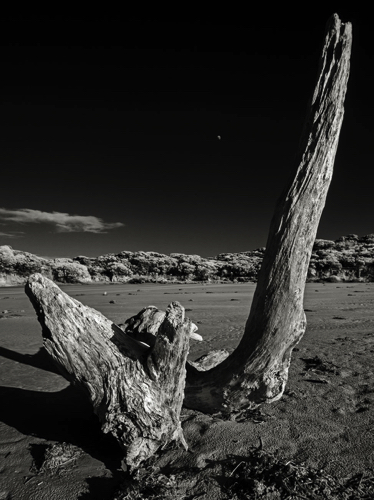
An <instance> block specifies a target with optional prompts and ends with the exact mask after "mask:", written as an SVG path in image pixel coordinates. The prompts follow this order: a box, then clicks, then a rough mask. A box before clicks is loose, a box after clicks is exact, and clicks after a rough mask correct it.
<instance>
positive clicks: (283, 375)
mask: <svg viewBox="0 0 374 500" xmlns="http://www.w3.org/2000/svg"><path fill="white" fill-rule="evenodd" d="M351 39H352V35H351V25H350V24H349V23H347V24H342V23H341V22H340V20H339V18H338V16H337V15H334V16H333V17H332V19H331V20H330V22H329V24H328V27H327V33H326V40H325V44H324V47H323V52H322V58H321V66H320V73H319V77H318V81H317V85H316V89H315V92H314V96H313V99H312V103H311V106H310V111H309V115H308V118H307V121H306V126H305V132H304V135H303V141H302V145H301V149H300V153H299V163H298V167H297V169H296V173H295V174H294V177H293V178H292V179H291V180H290V182H289V185H288V186H287V188H286V189H285V191H284V193H283V194H282V196H281V197H280V199H279V201H278V204H277V207H276V210H275V214H274V217H273V220H272V223H271V227H270V232H269V238H268V242H267V248H266V252H265V256H264V260H263V263H262V268H261V271H260V275H259V281H258V285H257V288H256V292H255V295H254V298H253V303H252V307H251V311H250V314H249V318H248V321H247V324H246V327H245V332H244V335H243V338H242V340H241V342H240V344H239V346H238V348H237V349H236V350H235V351H234V352H233V353H232V354H231V355H230V356H229V357H227V358H226V359H225V360H224V361H222V362H221V363H220V364H218V365H217V366H214V367H213V368H210V369H209V366H211V364H212V363H214V357H212V356H210V357H208V359H207V360H205V361H204V362H203V363H202V364H201V366H199V364H196V363H194V365H192V364H188V363H187V386H186V393H185V400H184V403H185V405H186V406H189V407H191V408H196V409H198V410H201V411H207V412H217V411H221V412H223V413H225V412H226V413H228V414H230V415H231V416H233V415H235V414H237V413H240V412H243V411H245V410H246V409H248V408H251V406H253V404H258V403H262V402H272V401H276V400H277V399H279V398H280V397H281V396H282V394H283V391H284V388H285V385H286V382H287V377H288V368H289V364H290V358H291V352H292V349H293V347H294V346H295V345H296V344H297V343H298V342H299V341H300V339H301V337H302V336H303V334H304V332H305V328H306V321H305V315H304V310H303V295H304V286H305V280H306V276H307V270H308V265H309V260H310V255H311V252H312V247H313V243H314V240H315V236H316V232H317V227H318V223H319V219H320V216H321V213H322V210H323V207H324V204H325V199H326V194H327V190H328V187H329V184H330V180H331V176H332V169H333V164H334V159H335V153H336V149H337V145H338V139H339V133H340V128H341V124H342V120H343V103H344V97H345V92H346V87H347V81H348V75H349V59H350V49H351ZM26 293H27V294H28V296H29V298H30V300H31V301H32V303H33V305H34V307H35V310H36V312H37V315H38V319H39V321H40V323H41V325H42V330H43V339H44V346H45V348H46V350H47V351H48V352H49V354H50V355H51V356H52V358H53V359H54V361H55V362H56V364H57V365H58V366H59V368H60V370H61V372H62V374H63V375H64V376H65V377H66V378H67V379H68V380H71V381H72V382H73V383H75V384H77V385H79V386H81V387H83V388H84V389H85V390H86V392H87V394H88V396H89V398H90V400H91V402H92V404H93V407H94V411H95V412H96V413H97V415H98V416H99V418H100V420H101V422H102V426H103V430H104V432H111V433H112V434H114V436H116V437H117V439H118V441H119V442H120V443H121V444H122V445H123V447H124V450H125V462H126V463H127V465H129V466H130V467H131V468H134V467H137V466H138V465H139V464H140V463H141V462H142V461H143V460H145V459H147V458H148V457H149V456H151V455H152V454H153V453H154V452H155V451H156V450H157V449H158V448H160V447H162V446H165V445H166V444H168V443H169V442H171V441H176V442H181V443H182V444H183V445H185V446H186V444H185V441H184V438H183V434H182V430H181V426H180V422H179V416H180V410H181V406H182V402H183V390H184V385H185V377H186V368H185V366H186V358H187V354H188V348H189V336H190V334H191V333H192V334H193V333H194V331H195V328H196V327H195V326H194V325H193V324H191V322H190V321H189V320H188V319H187V318H185V317H184V309H183V307H182V306H181V305H180V304H178V303H177V302H173V303H172V304H170V306H169V307H168V310H167V311H166V314H160V313H159V312H158V311H157V310H156V311H155V310H154V309H153V308H147V309H145V310H143V311H141V312H140V313H139V315H137V317H135V318H132V320H131V321H128V322H127V328H126V333H125V332H124V331H122V330H121V329H120V328H119V327H118V326H116V325H115V324H114V323H112V322H111V321H109V320H108V319H107V318H105V317H104V316H103V315H102V314H100V313H99V312H97V311H95V310H94V309H91V308H88V307H85V306H83V305H82V304H81V303H79V302H78V301H76V300H74V299H72V298H70V297H69V296H68V295H66V294H65V293H63V292H62V291H61V290H60V289H59V288H58V287H57V286H56V285H54V284H53V283H52V282H51V281H50V280H48V279H47V278H45V277H43V276H42V275H40V274H36V275H33V276H31V277H30V278H29V280H28V282H27V284H26ZM143 341H144V343H143ZM225 356H226V354H225V353H222V352H221V353H218V354H217V359H222V358H224V357H225ZM207 368H208V369H207Z"/></svg>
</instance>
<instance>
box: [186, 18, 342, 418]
mask: <svg viewBox="0 0 374 500" xmlns="http://www.w3.org/2000/svg"><path fill="white" fill-rule="evenodd" d="M351 42H352V28H351V24H350V23H346V24H343V23H342V22H341V21H340V19H339V17H338V16H337V15H336V14H334V15H333V16H332V18H331V19H330V20H329V23H328V25H327V29H326V37H325V42H324V46H323V50H322V56H321V60H320V68H319V74H318V79H317V84H316V87H315V91H314V94H313V98H312V100H311V103H310V107H309V112H308V115H307V119H306V122H305V127H304V133H303V135H302V140H301V145H300V151H299V153H298V159H297V168H296V171H295V172H294V173H293V175H292V177H291V179H290V180H289V182H288V184H287V186H286V188H285V190H284V191H283V193H282V195H281V196H280V198H279V200H278V203H277V206H276V209H275V213H274V216H273V219H272V222H271V226H270V230H269V236H268V241H267V245H266V252H265V255H264V260H263V263H262V267H261V271H260V274H259V279H258V284H257V288H256V292H255V295H254V298H253V302H252V307H251V310H250V314H249V318H248V320H247V323H246V326H245V331H244V335H243V337H242V340H241V342H240V344H239V346H238V347H237V349H236V350H235V351H234V352H233V353H232V354H231V355H230V356H229V357H228V358H227V359H226V360H224V361H223V362H222V363H221V364H219V365H218V366H216V367H214V368H212V369H211V370H208V371H204V372H203V371H199V370H198V369H196V367H193V366H190V365H189V366H188V370H187V386H186V397H185V405H186V406H189V407H192V408H197V409H199V410H203V411H210V412H213V411H217V410H224V411H227V412H229V413H230V414H235V413H236V412H241V411H243V410H245V409H246V408H248V407H249V406H251V403H256V404H257V403H262V402H272V401H276V400H277V399H279V398H280V397H281V396H282V394H283V392H284V388H285V385H286V382H287V378H288V368H289V364H290V359H291V352H292V349H293V348H294V347H295V345H296V344H297V343H298V342H299V341H300V339H301V337H302V336H303V334H304V332H305V328H306V320H305V314H304V310H303V299H304V286H305V280H306V276H307V271H308V265H309V260H310V256H311V252H312V247H313V243H314V240H315V237H316V233H317V228H318V223H319V220H320V217H321V213H322V210H323V207H324V205H325V200H326V195H327V191H328V188H329V185H330V181H331V177H332V173H333V165H334V160H335V154H336V150H337V146H338V140H339V133H340V129H341V125H342V121H343V114H344V107H343V104H344V98H345V93H346V89H347V82H348V76H349V61H350V53H351Z"/></svg>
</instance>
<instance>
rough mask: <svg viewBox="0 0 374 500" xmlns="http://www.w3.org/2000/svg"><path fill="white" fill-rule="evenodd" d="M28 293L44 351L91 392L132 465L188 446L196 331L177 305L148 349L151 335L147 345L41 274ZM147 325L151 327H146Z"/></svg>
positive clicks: (96, 408)
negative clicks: (183, 419)
mask: <svg viewBox="0 0 374 500" xmlns="http://www.w3.org/2000/svg"><path fill="white" fill-rule="evenodd" d="M25 291H26V293H27V295H28V297H29V298H30V300H31V302H32V304H33V306H34V308H35V310H36V313H37V316H38V319H39V322H40V323H41V326H42V334H43V344H44V347H45V349H46V350H47V352H48V353H49V354H50V356H51V357H52V358H53V360H54V361H55V363H56V365H57V366H58V368H59V369H60V371H61V373H62V375H63V376H64V377H65V378H66V379H68V380H69V381H71V382H72V383H73V384H75V385H77V386H79V387H82V388H83V389H84V390H85V391H86V393H87V395H88V397H89V399H90V401H91V403H92V405H93V409H94V411H95V413H96V414H97V415H98V417H99V419H100V421H101V423H102V429H103V431H104V432H105V433H106V432H110V433H112V434H113V435H114V436H115V437H116V438H117V440H118V441H119V443H120V444H121V445H122V446H123V447H124V450H125V462H126V463H127V465H128V466H130V467H131V468H134V467H137V466H138V465H139V464H140V463H141V462H142V461H143V460H145V459H147V458H148V457H149V456H151V455H152V454H153V453H154V452H155V451H156V450H157V449H158V448H160V447H163V446H165V445H167V444H168V443H170V442H172V441H175V442H179V443H181V444H182V445H183V446H185V447H187V445H186V443H185V440H184V437H183V433H182V429H181V425H180V420H179V416H180V410H181V407H182V402H183V397H184V386H185V375H186V368H185V365H186V358H187V354H188V349H189V337H190V332H191V331H192V332H193V331H194V330H195V329H196V327H195V326H194V325H193V324H192V323H191V321H190V320H189V319H188V318H185V314H184V309H183V307H182V306H181V305H180V304H179V303H178V302H172V303H171V304H170V305H169V307H168V308H167V310H166V313H161V312H160V314H158V315H156V316H157V317H158V319H160V321H159V322H158V323H157V329H154V331H153V334H154V336H153V342H152V346H149V343H151V342H150V341H149V338H148V337H146V338H144V342H143V341H142V336H141V333H139V331H137V337H138V340H135V339H134V338H132V337H131V336H130V335H129V334H128V333H125V332H123V331H122V330H121V329H120V328H119V327H118V326H117V325H115V324H114V323H113V322H112V321H110V320H109V319H107V318H106V317H105V316H103V315H102V314H101V313H99V312H98V311H96V310H95V309H92V308H90V307H87V306H84V305H83V304H81V303H80V302H78V301H77V300H75V299H73V298H71V297H69V296H68V295H67V294H66V293H64V292H62V291H61V290H60V288H59V287H58V286H57V285H55V284H54V283H53V282H52V281H50V280H49V279H47V278H45V277H44V276H42V275H41V274H34V275H32V276H31V277H30V278H29V279H28V282H27V284H26V288H25ZM140 315H141V313H140ZM138 317H139V315H138ZM138 319H139V318H138ZM130 323H131V322H130ZM143 325H145V329H147V321H143ZM138 326H139V325H138ZM138 330H139V328H138ZM140 330H141V329H140ZM128 331H129V332H130V328H128ZM130 333H131V332H130Z"/></svg>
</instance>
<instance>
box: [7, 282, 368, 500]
mask: <svg viewBox="0 0 374 500" xmlns="http://www.w3.org/2000/svg"><path fill="white" fill-rule="evenodd" d="M61 288H62V289H63V290H64V291H65V292H67V293H68V294H69V295H71V296H72V297H74V298H76V299H78V300H80V301H81V302H83V303H84V304H86V305H89V306H91V307H94V308H95V309H98V310H99V311H101V312H102V313H103V314H105V315H106V316H107V317H109V318H110V319H112V320H113V321H114V322H116V323H121V322H123V321H124V320H125V319H127V318H128V317H130V316H132V315H134V314H136V313H137V312H139V310H140V309H141V308H142V307H144V306H147V305H151V304H152V305H155V306H157V307H159V308H161V309H165V307H166V306H167V305H168V303H169V302H171V301H173V300H178V301H179V302H181V303H182V305H183V306H184V307H185V308H186V310H187V315H188V316H189V317H190V318H191V319H192V321H194V322H195V323H197V324H198V326H199V333H200V334H201V335H202V336H203V338H204V341H203V342H201V343H198V342H193V343H192V344H191V350H190V359H196V358H197V357H199V356H200V355H202V354H204V353H206V352H208V351H210V350H212V349H216V348H226V349H229V350H230V349H233V348H234V347H235V346H236V344H237V342H238V339H239V338H240V335H241V332H242V329H243V326H244V323H245V320H246V318H247V315H248V311H249V304H250V301H251V298H252V296H253V292H254V288H255V285H251V284H235V285H234V284H233V285H162V286H157V285H149V284H144V285H87V286H83V285H82V286H79V285H70V286H68V285H67V286H62V287H61ZM104 292H107V295H103V293H104ZM110 301H114V302H115V303H114V304H113V303H110ZM305 310H306V315H307V320H308V328H307V332H306V334H305V336H304V338H303V339H302V341H301V342H300V344H299V345H298V346H297V348H296V349H295V350H294V354H293V358H292V363H291V368H290V377H289V383H288V387H287V390H286V393H285V395H284V397H283V398H282V400H281V401H279V402H276V403H274V404H272V405H266V406H265V407H263V408H262V415H259V417H258V418H252V419H251V420H249V421H246V422H240V423H238V422H224V421H222V420H219V419H217V418H211V417H207V416H204V415H202V414H198V413H196V412H194V413H193V412H190V411H187V410H185V411H184V412H183V419H184V420H185V422H184V432H185V436H186V439H187V442H188V443H189V445H190V451H189V452H183V451H181V450H173V449H171V450H169V451H167V452H165V453H163V454H162V455H160V456H159V457H158V458H157V459H156V460H155V461H154V466H155V467H156V466H157V467H161V470H167V469H168V470H169V471H170V470H178V469H180V470H183V469H184V470H186V469H188V468H189V469H190V470H191V468H194V469H193V470H196V471H206V470H207V467H208V466H209V464H212V463H219V462H220V461H222V460H223V459H225V458H226V457H227V456H228V455H230V454H235V455H238V456H246V454H248V450H249V449H250V447H251V446H258V444H259V443H260V438H261V441H262V444H263V449H264V450H265V451H269V452H275V451H276V450H278V455H279V456H280V457H282V459H283V458H284V460H287V461H290V460H292V461H293V463H300V462H303V463H305V464H306V465H308V466H312V467H316V468H318V469H324V470H325V471H326V472H327V473H328V474H331V475H334V476H337V477H339V478H347V477H350V476H353V475H355V474H357V473H364V474H367V475H370V476H371V477H372V476H373V475H374V473H373V466H374V435H373V427H374V373H373V372H374V367H373V353H374V284H367V283H354V284H346V283H342V284H332V283H330V284H308V285H307V286H306V294H305ZM4 311H6V312H4ZM41 346H42V341H41V330H40V326H39V323H38V321H37V319H36V316H35V313H34V310H33V308H32V306H31V303H30V302H29V300H28V299H27V297H26V295H25V294H24V291H23V288H21V287H11V288H2V289H0V355H1V356H0V377H1V387H0V401H1V402H0V500H2V499H17V500H23V499H25V500H26V499H30V500H34V499H35V500H36V499H37V500H44V499H45V500H47V499H48V500H54V499H55V500H62V499H64V500H65V499H69V500H75V499H102V500H105V499H109V498H112V495H113V492H114V491H115V490H116V488H117V486H118V485H119V484H120V482H121V481H122V480H123V479H124V478H125V476H126V475H125V473H124V472H123V471H122V469H121V452H120V450H119V447H118V446H117V444H116V442H115V441H114V440H113V439H112V438H111V437H110V436H104V435H102V433H101V432H100V426H99V424H98V422H97V420H96V417H95V416H94V415H92V412H91V410H90V406H89V405H88V403H86V401H85V399H84V397H82V395H81V394H80V393H79V392H77V391H76V390H75V389H74V388H72V387H70V386H69V384H68V383H67V382H66V381H65V380H64V379H63V378H62V377H61V376H60V375H58V374H56V373H54V371H53V367H52V366H51V364H50V362H49V360H48V358H47V356H46V355H45V354H44V352H43V351H42V350H41ZM163 468H164V469H163ZM196 474H198V472H197V473H196ZM196 477H197V476H196ZM191 488H192V489H191V490H190V493H189V496H190V498H193V497H194V494H196V498H197V497H198V498H199V499H201V500H204V499H208V498H212V499H213V498H221V497H222V498H227V497H225V495H224V494H223V492H222V488H221V486H220V481H219V478H216V479H214V477H210V478H209V479H208V480H207V481H206V482H205V483H204V485H203V489H204V488H205V489H206V493H203V494H201V488H202V483H201V484H200V486H199V488H200V489H199V490H198V488H197V487H196V491H194V490H193V487H192V486H191ZM197 495H199V496H197ZM132 498H136V496H133V497H132ZM139 498H140V497H139ZM180 498H184V497H180Z"/></svg>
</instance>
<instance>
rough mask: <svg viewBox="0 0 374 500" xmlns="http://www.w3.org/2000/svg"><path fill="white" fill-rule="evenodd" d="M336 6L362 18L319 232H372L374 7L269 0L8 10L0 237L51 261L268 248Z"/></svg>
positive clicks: (345, 17) (356, 20)
mask: <svg viewBox="0 0 374 500" xmlns="http://www.w3.org/2000/svg"><path fill="white" fill-rule="evenodd" d="M333 12H337V13H338V14H339V16H340V18H341V19H342V21H343V22H345V21H351V22H352V24H353V49H352V60H351V77H350V81H349V86H348V93H347V98H346V106H345V108H346V113H345V119H344V122H343V128H342V132H341V136H340V143H339V148H338V154H337V157H336V161H335V173H334V177H333V181H332V184H331V187H330V191H329V194H328V198H327V205H326V208H325V211H324V213H323V215H322V219H321V223H320V228H319V231H318V237H319V238H326V239H335V238H337V237H339V236H342V235H345V234H349V233H356V234H359V235H364V234H368V233H373V232H374V223H373V214H374V196H373V175H372V172H373V157H374V141H373V138H374V137H373V132H374V119H373V116H374V104H373V87H374V85H373V84H374V81H373V48H374V47H373V39H372V28H371V26H370V24H369V22H370V21H369V20H368V19H367V17H368V13H367V12H364V11H363V12H361V13H358V11H356V10H354V9H350V10H348V9H345V10H342V9H339V8H338V9H328V8H326V7H325V8H320V9H314V11H313V12H308V13H307V14H306V11H305V8H304V10H300V11H292V13H291V11H289V12H287V11H282V12H276V11H274V10H272V11H270V10H269V9H268V8H267V6H264V7H263V8H261V7H257V10H256V11H252V12H251V14H250V15H249V16H248V14H246V13H245V12H244V11H243V12H240V11H235V12H228V11H219V10H218V12H210V13H208V14H206V15H205V14H204V13H202V12H198V13H196V12H186V13H185V14H183V15H180V14H178V15H177V13H176V15H175V18H173V16H172V13H170V12H169V17H168V18H165V17H163V16H162V15H161V14H159V15H149V16H146V15H144V16H140V15H138V16H134V15H128V16H127V17H123V18H122V17H120V16H117V17H114V16H113V17H112V18H110V17H106V16H105V15H102V16H101V17H99V16H97V18H96V19H95V18H92V19H91V18H90V20H84V19H83V18H79V16H77V18H76V19H74V18H69V17H66V16H65V17H61V16H60V17H55V18H54V17H52V16H51V17H49V18H48V17H42V18H37V17H30V18H29V19H15V18H12V19H3V20H2V21H1V22H0V30H1V34H2V35H1V36H2V46H1V65H2V78H1V110H0V111H1V112H0V117H1V131H0V143H1V144H0V159H1V201H0V244H8V245H11V246H12V247H13V248H15V249H19V250H24V251H28V252H32V253H37V254H38V255H44V256H76V255H88V256H94V255H100V254H104V253H109V252H115V253H116V252H120V251H122V250H132V251H136V250H144V251H150V250H153V251H157V252H161V253H167V254H168V253H171V252H183V253H194V254H200V255H203V256H213V255H217V254H218V253H222V252H238V251H245V250H251V249H254V248H257V247H261V246H264V245H265V243H266V238H267V232H268V226H269V222H270V219H271V216H272V213H273V209H274V204H275V202H276V199H277V197H278V195H279V194H280V192H281V190H282V188H283V185H284V184H285V182H286V180H287V177H288V173H289V171H290V169H291V168H292V167H293V166H294V163H293V161H294V156H295V153H296V150H297V146H298V142H299V138H300V133H301V129H302V125H303V121H304V117H305V112H306V106H307V103H308V100H309V98H310V97H311V94H312V91H313V88H314V84H315V80H316V76H317V70H318V59H319V54H320V50H321V47H322V43H323V37H324V29H325V24H326V21H327V19H328V18H329V17H330V15H331V14H332V13H333ZM170 16H171V17H170ZM218 136H220V137H221V139H219V138H218Z"/></svg>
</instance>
